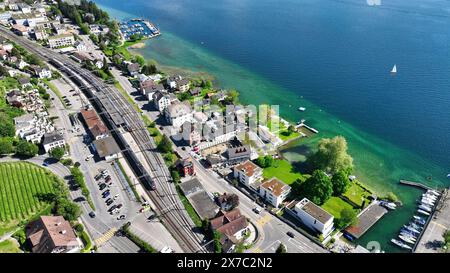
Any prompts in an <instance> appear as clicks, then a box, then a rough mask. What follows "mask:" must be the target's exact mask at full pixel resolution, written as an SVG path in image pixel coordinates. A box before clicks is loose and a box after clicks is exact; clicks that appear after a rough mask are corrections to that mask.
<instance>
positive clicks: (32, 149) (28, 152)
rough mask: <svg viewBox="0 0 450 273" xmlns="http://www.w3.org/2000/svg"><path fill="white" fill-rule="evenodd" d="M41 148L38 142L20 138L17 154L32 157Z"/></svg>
mask: <svg viewBox="0 0 450 273" xmlns="http://www.w3.org/2000/svg"><path fill="white" fill-rule="evenodd" d="M38 152H39V148H38V146H37V145H36V144H34V143H31V142H28V141H26V140H23V139H21V140H19V143H18V144H17V146H16V154H17V155H19V156H26V157H32V156H35V155H37V153H38Z"/></svg>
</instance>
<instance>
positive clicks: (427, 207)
mask: <svg viewBox="0 0 450 273" xmlns="http://www.w3.org/2000/svg"><path fill="white" fill-rule="evenodd" d="M419 208H420V209H422V210H424V211H428V212H431V208H430V207H429V206H426V205H420V206H419Z"/></svg>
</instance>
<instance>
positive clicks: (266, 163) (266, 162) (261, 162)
mask: <svg viewBox="0 0 450 273" xmlns="http://www.w3.org/2000/svg"><path fill="white" fill-rule="evenodd" d="M274 162H275V159H273V157H272V156H271V155H266V156H260V157H258V158H257V159H256V161H255V163H256V165H258V166H260V167H261V168H269V167H271V166H273V163H274Z"/></svg>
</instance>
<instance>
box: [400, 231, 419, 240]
mask: <svg viewBox="0 0 450 273" xmlns="http://www.w3.org/2000/svg"><path fill="white" fill-rule="evenodd" d="M400 235H402V236H403V237H406V238H408V239H410V240H411V241H413V242H415V241H416V240H417V237H416V236H414V235H413V234H411V233H408V232H405V231H401V232H400Z"/></svg>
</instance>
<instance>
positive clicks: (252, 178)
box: [233, 160, 263, 186]
mask: <svg viewBox="0 0 450 273" xmlns="http://www.w3.org/2000/svg"><path fill="white" fill-rule="evenodd" d="M233 174H234V178H236V179H237V180H238V181H239V182H241V183H242V184H244V185H246V186H250V185H252V184H254V183H256V182H259V181H261V179H262V177H263V171H262V169H261V168H260V167H258V166H257V165H256V164H255V163H253V162H251V161H250V160H247V161H245V162H244V163H241V164H239V165H237V166H235V167H234V172H233Z"/></svg>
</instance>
